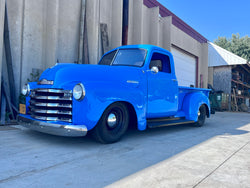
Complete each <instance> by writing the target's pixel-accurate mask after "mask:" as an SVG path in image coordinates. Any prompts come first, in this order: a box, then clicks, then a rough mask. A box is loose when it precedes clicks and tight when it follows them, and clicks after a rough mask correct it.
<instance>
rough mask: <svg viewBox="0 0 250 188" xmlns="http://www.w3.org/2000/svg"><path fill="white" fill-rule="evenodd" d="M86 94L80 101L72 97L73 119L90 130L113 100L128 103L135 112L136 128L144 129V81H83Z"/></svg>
mask: <svg viewBox="0 0 250 188" xmlns="http://www.w3.org/2000/svg"><path fill="white" fill-rule="evenodd" d="M83 84H84V86H85V89H86V96H85V98H84V99H83V100H82V101H76V100H75V99H73V121H74V122H77V124H84V125H86V126H87V128H88V130H91V129H93V128H94V127H95V125H96V124H97V123H98V121H99V119H100V118H101V116H102V114H103V112H104V111H105V109H106V108H107V107H108V106H110V105H111V104H112V103H114V102H126V103H130V104H131V105H132V106H133V107H134V109H135V112H136V115H137V120H138V122H137V123H138V129H139V130H144V129H146V105H145V104H146V100H147V98H146V95H145V94H146V85H145V84H146V83H144V82H140V81H138V84H135V83H133V82H132V83H129V82H123V83H110V82H109V83H107V82H99V83H96V82H92V83H91V82H88V83H83Z"/></svg>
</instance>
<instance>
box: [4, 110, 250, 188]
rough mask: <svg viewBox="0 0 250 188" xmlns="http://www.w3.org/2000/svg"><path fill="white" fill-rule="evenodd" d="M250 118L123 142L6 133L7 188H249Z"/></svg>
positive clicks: (221, 117) (224, 117)
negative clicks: (97, 141)
mask: <svg viewBox="0 0 250 188" xmlns="http://www.w3.org/2000/svg"><path fill="white" fill-rule="evenodd" d="M249 131H250V113H228V112H219V113H216V114H215V115H212V117H211V118H210V119H207V121H206V124H205V126H204V127H201V128H197V127H192V126H189V125H181V126H180V125H179V126H172V127H162V128H157V129H149V130H147V131H144V132H139V131H136V130H130V131H129V132H128V133H127V134H126V136H125V137H124V138H123V139H122V140H121V141H120V142H119V143H115V144H111V145H103V144H99V143H96V142H95V141H94V140H92V139H91V138H90V137H84V138H65V137H57V136H51V135H46V134H42V133H38V132H34V131H30V130H28V129H25V128H22V127H20V126H2V127H0V187H1V188H5V187H18V188H24V187H25V188H26V187H105V186H110V187H126V188H127V187H137V188H138V187H250V132H249Z"/></svg>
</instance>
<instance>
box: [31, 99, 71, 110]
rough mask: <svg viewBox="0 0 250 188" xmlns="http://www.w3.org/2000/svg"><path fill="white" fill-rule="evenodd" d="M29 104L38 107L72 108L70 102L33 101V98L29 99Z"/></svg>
mask: <svg viewBox="0 0 250 188" xmlns="http://www.w3.org/2000/svg"><path fill="white" fill-rule="evenodd" d="M29 102H30V104H33V105H35V106H40V107H58V108H72V105H71V104H60V103H42V102H35V101H33V100H30V101H29Z"/></svg>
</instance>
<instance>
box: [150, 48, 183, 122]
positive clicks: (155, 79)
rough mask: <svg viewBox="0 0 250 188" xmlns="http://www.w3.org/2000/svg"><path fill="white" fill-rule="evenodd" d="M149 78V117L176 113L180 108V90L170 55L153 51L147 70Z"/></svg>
mask: <svg viewBox="0 0 250 188" xmlns="http://www.w3.org/2000/svg"><path fill="white" fill-rule="evenodd" d="M155 67H156V68H155ZM157 69H158V72H157ZM147 79H148V105H147V118H163V117H169V116H173V115H175V114H176V113H177V110H178V92H179V91H178V82H177V80H176V76H175V73H174V67H173V65H171V62H170V56H168V55H166V54H165V53H161V52H159V51H155V52H153V54H152V56H151V60H150V63H149V67H148V71H147Z"/></svg>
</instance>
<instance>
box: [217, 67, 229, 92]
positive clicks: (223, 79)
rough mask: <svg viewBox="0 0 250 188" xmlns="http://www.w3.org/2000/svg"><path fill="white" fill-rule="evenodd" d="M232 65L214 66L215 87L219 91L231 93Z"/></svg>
mask: <svg viewBox="0 0 250 188" xmlns="http://www.w3.org/2000/svg"><path fill="white" fill-rule="evenodd" d="M231 79H232V68H231V66H221V67H214V68H213V88H214V89H215V90H217V91H223V92H224V93H227V94H231Z"/></svg>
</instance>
